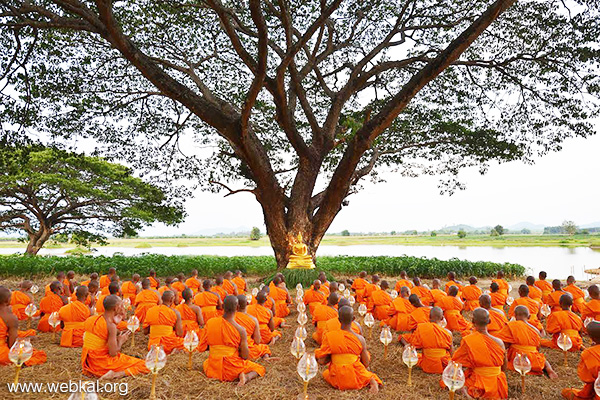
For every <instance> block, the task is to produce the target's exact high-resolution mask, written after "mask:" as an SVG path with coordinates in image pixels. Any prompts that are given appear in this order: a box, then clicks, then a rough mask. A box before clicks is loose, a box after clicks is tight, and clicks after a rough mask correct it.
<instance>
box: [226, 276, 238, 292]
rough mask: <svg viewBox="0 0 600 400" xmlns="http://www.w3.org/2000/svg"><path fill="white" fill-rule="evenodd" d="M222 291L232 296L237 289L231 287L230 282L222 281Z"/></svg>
mask: <svg viewBox="0 0 600 400" xmlns="http://www.w3.org/2000/svg"><path fill="white" fill-rule="evenodd" d="M223 289H225V291H226V292H227V294H228V295H234V294H235V291H234V290H235V289H237V287H235V286H233V282H231V281H230V280H228V279H223Z"/></svg>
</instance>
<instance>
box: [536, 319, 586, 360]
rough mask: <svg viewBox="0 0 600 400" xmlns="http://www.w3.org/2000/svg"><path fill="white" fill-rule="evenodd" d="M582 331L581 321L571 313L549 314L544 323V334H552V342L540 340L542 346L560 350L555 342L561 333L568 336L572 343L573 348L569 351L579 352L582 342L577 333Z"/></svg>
mask: <svg viewBox="0 0 600 400" xmlns="http://www.w3.org/2000/svg"><path fill="white" fill-rule="evenodd" d="M582 329H583V321H581V318H579V316H578V315H577V314H575V313H574V312H572V311H564V310H561V311H556V312H553V313H552V314H550V316H549V317H548V321H546V332H548V333H553V335H552V340H542V346H544V347H550V348H552V349H560V347H558V344H556V341H557V340H558V337H559V336H560V334H561V333H565V334H567V335H569V337H570V338H571V341H572V342H573V347H571V349H570V350H569V351H577V350H580V349H581V348H582V346H583V341H582V340H581V336H580V335H579V332H580V331H581V330H582Z"/></svg>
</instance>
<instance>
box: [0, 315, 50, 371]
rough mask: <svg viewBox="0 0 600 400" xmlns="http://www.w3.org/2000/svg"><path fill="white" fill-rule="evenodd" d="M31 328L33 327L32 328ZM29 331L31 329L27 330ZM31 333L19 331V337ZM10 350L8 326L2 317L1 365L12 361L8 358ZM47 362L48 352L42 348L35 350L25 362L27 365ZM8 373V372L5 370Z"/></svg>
mask: <svg viewBox="0 0 600 400" xmlns="http://www.w3.org/2000/svg"><path fill="white" fill-rule="evenodd" d="M30 330H31V329H30ZM26 332H27V333H29V331H26ZM25 336H30V335H22V334H21V332H19V337H25ZM9 351H10V347H8V327H7V326H6V324H5V323H4V320H3V319H2V318H0V365H9V364H12V362H11V361H10V360H9V358H8V352H9ZM45 362H46V353H45V352H44V351H41V350H35V349H34V350H33V355H32V356H31V358H30V359H29V360H27V361H26V362H25V365H26V366H28V367H29V366H31V365H39V364H43V363H45ZM4 373H5V374H7V373H8V372H4Z"/></svg>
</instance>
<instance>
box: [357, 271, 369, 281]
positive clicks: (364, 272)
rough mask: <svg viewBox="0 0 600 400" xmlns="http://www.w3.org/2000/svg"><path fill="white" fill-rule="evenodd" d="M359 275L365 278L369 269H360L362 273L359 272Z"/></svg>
mask: <svg viewBox="0 0 600 400" xmlns="http://www.w3.org/2000/svg"><path fill="white" fill-rule="evenodd" d="M358 276H359V277H360V278H363V279H365V278H366V276H367V271H360V273H359V274H358Z"/></svg>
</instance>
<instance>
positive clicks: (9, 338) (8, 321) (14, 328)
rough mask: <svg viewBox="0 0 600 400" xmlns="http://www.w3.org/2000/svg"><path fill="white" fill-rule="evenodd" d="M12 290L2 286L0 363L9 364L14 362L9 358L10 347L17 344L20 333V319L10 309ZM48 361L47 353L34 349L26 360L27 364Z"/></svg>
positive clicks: (0, 299)
mask: <svg viewBox="0 0 600 400" xmlns="http://www.w3.org/2000/svg"><path fill="white" fill-rule="evenodd" d="M10 298H11V293H10V290H8V289H7V288H5V287H4V286H0V365H9V364H12V362H11V361H10V360H9V358H8V352H9V351H10V348H11V347H12V346H13V345H14V344H15V341H16V340H17V338H18V337H22V336H23V335H19V320H18V319H17V316H16V315H15V314H13V313H12V311H11V309H10ZM45 362H46V353H44V352H43V351H40V350H33V355H32V356H31V358H30V359H29V360H27V361H26V362H25V365H26V366H28V367H29V366H32V365H38V364H43V363H45Z"/></svg>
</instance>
